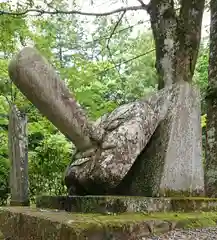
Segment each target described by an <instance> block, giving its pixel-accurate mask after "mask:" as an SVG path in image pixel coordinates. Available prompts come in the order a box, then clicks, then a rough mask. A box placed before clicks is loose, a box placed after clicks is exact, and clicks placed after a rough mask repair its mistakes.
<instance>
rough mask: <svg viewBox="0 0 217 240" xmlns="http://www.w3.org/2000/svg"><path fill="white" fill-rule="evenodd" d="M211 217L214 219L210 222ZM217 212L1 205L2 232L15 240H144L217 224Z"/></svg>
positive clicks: (0, 226)
mask: <svg viewBox="0 0 217 240" xmlns="http://www.w3.org/2000/svg"><path fill="white" fill-rule="evenodd" d="M211 220H212V221H211ZM216 220H217V214H216V213H187V214H185V213H166V214H164V213H156V214H151V215H145V214H120V215H117V216H107V215H106V216H105V215H100V214H71V213H70V214H69V213H66V212H62V211H52V210H45V209H35V208H28V207H5V208H3V207H2V208H0V231H1V232H2V233H3V234H4V236H5V238H6V239H7V238H8V239H13V240H33V239H34V240H66V239H67V240H75V239H77V240H85V239H86V240H105V239H108V240H141V239H142V238H144V237H147V236H150V235H151V234H153V233H163V232H167V231H169V230H173V229H174V228H176V226H177V227H178V228H192V227H194V226H195V225H196V226H197V227H208V226H209V225H210V224H213V223H214V224H216V223H215V222H216Z"/></svg>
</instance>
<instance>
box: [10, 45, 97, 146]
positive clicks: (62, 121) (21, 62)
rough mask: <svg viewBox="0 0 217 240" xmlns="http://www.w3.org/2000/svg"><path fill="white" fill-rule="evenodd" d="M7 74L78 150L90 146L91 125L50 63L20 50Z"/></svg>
mask: <svg viewBox="0 0 217 240" xmlns="http://www.w3.org/2000/svg"><path fill="white" fill-rule="evenodd" d="M8 71H9V76H10V78H11V80H12V81H13V82H14V84H15V85H16V86H17V87H18V88H19V89H20V91H21V92H22V93H23V94H24V95H25V96H26V97H27V98H28V99H29V101H31V102H32V103H33V104H34V105H35V106H36V107H37V108H38V109H39V111H40V112H41V113H42V114H44V115H45V116H46V117H47V118H48V119H49V120H50V121H51V122H52V123H53V124H54V125H55V126H56V127H57V128H58V129H59V130H60V131H61V132H62V133H63V134H65V135H66V136H67V137H68V138H69V139H70V140H71V141H72V142H73V143H74V144H75V146H76V147H77V148H78V149H80V150H84V149H87V148H89V147H90V146H92V145H93V141H92V140H91V139H90V138H91V136H90V130H91V129H92V125H91V123H89V122H88V119H87V117H86V115H85V112H84V111H83V109H82V108H81V106H80V105H79V104H78V103H77V102H76V100H75V98H74V96H73V95H72V94H71V93H70V91H69V90H68V88H67V87H66V85H65V83H64V82H63V81H61V80H60V78H59V76H58V75H57V73H56V71H55V70H54V69H53V67H52V66H51V64H49V63H48V62H47V61H46V59H44V58H43V57H42V56H41V55H40V54H39V52H38V51H37V50H36V49H34V48H30V47H25V48H24V49H22V50H21V51H20V52H19V53H18V54H17V55H16V56H15V57H14V58H13V59H12V61H11V62H10V64H9V70H8ZM98 130H99V129H98ZM95 131H96V130H95ZM97 133H98V132H97ZM99 135H100V133H99Z"/></svg>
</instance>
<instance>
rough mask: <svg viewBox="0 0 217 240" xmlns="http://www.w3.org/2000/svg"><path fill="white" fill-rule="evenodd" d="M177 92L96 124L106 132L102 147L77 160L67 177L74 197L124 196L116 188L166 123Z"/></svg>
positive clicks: (134, 105)
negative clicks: (155, 132) (166, 116)
mask: <svg viewBox="0 0 217 240" xmlns="http://www.w3.org/2000/svg"><path fill="white" fill-rule="evenodd" d="M174 88H176V86H172V87H170V88H165V89H163V90H162V91H160V92H159V93H156V94H154V95H152V96H150V97H149V98H146V99H144V100H142V101H137V102H133V103H129V104H126V105H123V106H120V107H118V108H117V109H116V110H114V111H113V112H112V113H111V114H107V115H106V116H104V117H102V118H101V119H100V120H98V121H97V122H96V123H95V127H96V128H98V127H100V128H102V129H104V131H105V134H104V136H103V141H102V146H101V147H100V148H97V149H92V152H90V151H89V152H83V153H77V154H76V155H75V156H74V158H75V161H73V162H72V163H71V165H70V166H69V167H68V169H67V170H66V173H65V175H66V185H67V186H68V187H69V188H70V187H72V189H73V190H72V191H71V190H70V191H69V193H70V194H71V195H73V194H78V195H84V194H97V195H99V194H121V192H122V190H123V189H122V187H121V188H118V190H117V187H118V185H119V184H120V182H121V181H122V180H123V178H124V177H125V176H126V174H127V172H128V171H129V170H130V168H131V167H132V165H133V163H134V162H135V160H136V158H137V157H138V156H139V154H140V153H141V151H142V150H143V149H144V147H145V146H146V144H147V143H148V141H149V139H150V138H151V136H152V134H153V133H154V131H155V129H156V127H157V126H158V124H159V123H160V121H161V120H162V119H164V117H165V115H166V113H167V110H168V108H169V106H170V105H171V99H172V98H173V94H174ZM110 146H111V147H110ZM127 187H128V186H127ZM75 189H76V190H75Z"/></svg>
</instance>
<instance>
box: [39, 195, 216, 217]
mask: <svg viewBox="0 0 217 240" xmlns="http://www.w3.org/2000/svg"><path fill="white" fill-rule="evenodd" d="M36 207H38V208H49V209H58V210H65V211H68V212H83V213H106V214H107V213H125V212H127V213H137V212H138V213H146V212H147V213H150V212H173V211H174V212H177V211H178V212H180V211H181V212H192V211H205V212H206V211H216V210H217V198H200V197H187V198H186V197H183V198H180V197H179V198H175V197H174V198H148V197H134V196H132V197H125V196H123V197H122V196H121V197H119V196H38V197H37V198H36Z"/></svg>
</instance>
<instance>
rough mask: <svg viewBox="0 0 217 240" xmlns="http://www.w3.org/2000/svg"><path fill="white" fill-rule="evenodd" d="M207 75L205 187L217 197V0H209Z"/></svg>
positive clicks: (211, 194)
mask: <svg viewBox="0 0 217 240" xmlns="http://www.w3.org/2000/svg"><path fill="white" fill-rule="evenodd" d="M210 9H211V27H210V55H209V77H208V79H209V80H208V88H207V94H206V102H207V126H206V163H205V189H206V194H207V195H208V196H212V197H217V2H216V1H215V0H211V4H210Z"/></svg>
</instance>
